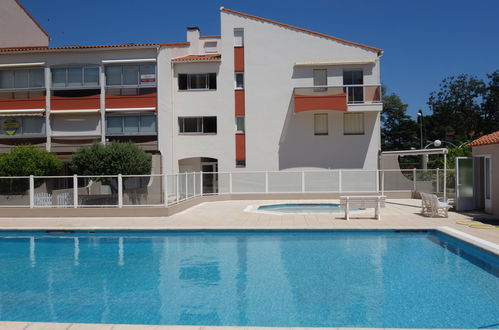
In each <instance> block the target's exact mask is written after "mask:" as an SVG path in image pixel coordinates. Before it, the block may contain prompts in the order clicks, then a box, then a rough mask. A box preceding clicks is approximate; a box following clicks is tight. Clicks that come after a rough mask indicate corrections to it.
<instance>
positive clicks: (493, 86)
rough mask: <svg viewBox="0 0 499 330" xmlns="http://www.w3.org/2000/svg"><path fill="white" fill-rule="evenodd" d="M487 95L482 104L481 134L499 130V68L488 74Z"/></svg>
mask: <svg viewBox="0 0 499 330" xmlns="http://www.w3.org/2000/svg"><path fill="white" fill-rule="evenodd" d="M487 78H488V79H489V81H488V82H487V85H486V86H485V95H484V96H483V103H482V106H481V117H482V123H481V125H480V128H481V129H480V132H479V134H480V135H484V134H489V133H492V132H495V131H498V130H499V70H496V71H495V72H493V73H491V74H489V75H487Z"/></svg>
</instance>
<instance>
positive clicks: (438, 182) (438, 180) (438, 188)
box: [437, 167, 440, 194]
mask: <svg viewBox="0 0 499 330" xmlns="http://www.w3.org/2000/svg"><path fill="white" fill-rule="evenodd" d="M438 172H439V171H438V167H437V194H438V192H439V190H440V178H439V177H438V174H439V173H438Z"/></svg>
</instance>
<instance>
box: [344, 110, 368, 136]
mask: <svg viewBox="0 0 499 330" xmlns="http://www.w3.org/2000/svg"><path fill="white" fill-rule="evenodd" d="M343 134H344V135H364V134H365V133H364V114H363V113H344V114H343Z"/></svg>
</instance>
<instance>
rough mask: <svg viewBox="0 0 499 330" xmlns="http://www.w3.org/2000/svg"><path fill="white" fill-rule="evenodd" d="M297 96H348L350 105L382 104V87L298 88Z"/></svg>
mask: <svg viewBox="0 0 499 330" xmlns="http://www.w3.org/2000/svg"><path fill="white" fill-rule="evenodd" d="M294 92H295V94H299V95H306V96H327V95H330V96H332V95H341V94H346V98H347V103H348V104H370V103H381V85H340V86H312V87H296V88H295V89H294Z"/></svg>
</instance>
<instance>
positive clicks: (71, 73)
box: [52, 66, 99, 88]
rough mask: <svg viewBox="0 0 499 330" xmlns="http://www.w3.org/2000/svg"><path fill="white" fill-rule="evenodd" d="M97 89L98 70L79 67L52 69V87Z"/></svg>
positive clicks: (96, 68) (93, 67)
mask: <svg viewBox="0 0 499 330" xmlns="http://www.w3.org/2000/svg"><path fill="white" fill-rule="evenodd" d="M84 86H85V87H97V86H99V68H98V67H95V66H92V67H90V66H79V67H70V68H54V69H52V87H55V88H74V87H84Z"/></svg>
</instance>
